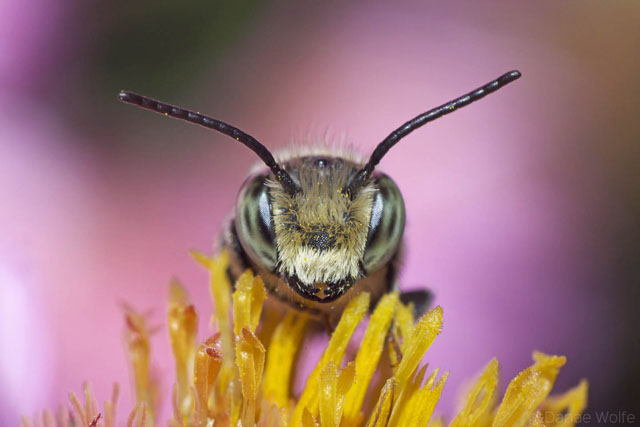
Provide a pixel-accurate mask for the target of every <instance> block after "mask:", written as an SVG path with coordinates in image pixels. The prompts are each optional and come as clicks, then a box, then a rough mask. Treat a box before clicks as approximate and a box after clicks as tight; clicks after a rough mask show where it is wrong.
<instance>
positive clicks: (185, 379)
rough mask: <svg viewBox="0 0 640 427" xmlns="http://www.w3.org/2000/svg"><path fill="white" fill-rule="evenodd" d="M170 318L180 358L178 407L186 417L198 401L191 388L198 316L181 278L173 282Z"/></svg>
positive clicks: (174, 347) (172, 338)
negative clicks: (193, 399) (192, 395)
mask: <svg viewBox="0 0 640 427" xmlns="http://www.w3.org/2000/svg"><path fill="white" fill-rule="evenodd" d="M167 317H168V326H169V338H170V341H171V349H172V351H173V356H174V358H175V361H176V382H177V384H178V392H177V402H178V410H179V412H180V414H181V415H182V416H183V417H184V416H186V415H188V414H189V413H190V409H189V408H190V406H191V405H193V404H194V403H195V402H192V401H191V399H190V396H191V392H190V390H191V386H192V384H193V383H192V380H193V355H194V352H195V342H196V341H195V340H196V332H197V329H198V315H197V314H196V311H195V308H194V307H193V305H191V304H190V302H189V296H188V294H187V292H186V291H185V289H184V288H183V287H182V285H181V284H180V283H179V282H178V281H177V280H173V281H172V282H171V285H170V290H169V310H168V314H167Z"/></svg>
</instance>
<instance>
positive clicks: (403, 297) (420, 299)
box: [400, 289, 433, 317]
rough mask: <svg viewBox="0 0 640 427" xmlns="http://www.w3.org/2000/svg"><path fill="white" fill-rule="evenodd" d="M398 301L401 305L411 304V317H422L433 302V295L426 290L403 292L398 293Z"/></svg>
mask: <svg viewBox="0 0 640 427" xmlns="http://www.w3.org/2000/svg"><path fill="white" fill-rule="evenodd" d="M400 301H402V303H403V304H409V303H412V304H413V315H414V316H415V317H420V316H422V315H423V314H424V313H425V312H426V311H427V308H429V305H431V301H433V293H432V292H431V291H429V290H427V289H417V290H415V291H405V292H401V293H400Z"/></svg>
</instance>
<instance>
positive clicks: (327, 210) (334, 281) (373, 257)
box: [118, 71, 520, 302]
mask: <svg viewBox="0 0 640 427" xmlns="http://www.w3.org/2000/svg"><path fill="white" fill-rule="evenodd" d="M519 77H520V72H518V71H510V72H508V73H506V74H503V75H502V76H500V77H498V78H497V79H495V80H493V81H491V82H489V83H487V84H485V85H484V86H481V87H479V88H478V89H476V90H473V91H471V92H469V93H467V94H465V95H463V96H461V97H459V98H456V99H454V100H452V101H449V102H447V103H445V104H442V105H440V106H439V107H436V108H433V109H431V110H428V111H426V112H424V113H422V114H420V115H418V116H416V117H414V118H413V119H411V120H409V121H408V122H406V123H404V124H403V125H402V126H400V127H399V128H397V129H396V130H394V131H393V132H391V133H390V134H389V135H388V136H387V137H386V138H385V139H384V140H383V141H382V142H380V143H379V144H378V145H377V146H376V148H375V149H374V151H373V153H372V154H371V156H370V157H369V160H368V161H367V162H366V163H364V162H351V161H348V160H347V159H343V158H341V157H332V156H327V157H326V158H314V157H299V158H296V159H294V160H292V161H289V162H284V163H282V164H278V163H277V162H276V160H275V158H274V157H273V155H272V154H271V152H270V151H269V150H268V149H267V148H266V147H265V146H264V145H262V144H261V143H260V142H258V140H256V139H255V138H254V137H252V136H251V135H249V134H247V133H245V132H243V131H241V130H240V129H238V128H236V127H233V126H231V125H229V124H227V123H224V122H221V121H219V120H216V119H213V118H211V117H208V116H204V115H202V114H200V113H197V112H194V111H190V110H185V109H183V108H180V107H176V106H174V105H170V104H166V103H164V102H160V101H156V100H154V99H151V98H148V97H146V96H142V95H138V94H135V93H132V92H125V91H122V92H120V94H119V95H118V96H119V99H120V100H121V101H123V102H126V103H129V104H134V105H137V106H139V107H141V108H145V109H148V110H151V111H154V112H156V113H160V114H163V115H166V116H169V117H173V118H176V119H180V120H186V121H188V122H191V123H195V124H198V125H201V126H204V127H206V128H209V129H213V130H215V131H217V132H220V133H223V134H225V135H227V136H229V137H231V138H233V139H234V140H235V141H237V142H239V143H241V144H243V145H245V146H247V147H248V148H249V149H251V150H252V151H253V152H254V153H256V155H257V156H258V157H260V159H261V160H262V161H263V162H264V164H265V165H266V166H267V167H268V169H269V171H268V172H265V173H264V174H262V175H255V176H253V177H250V178H249V179H248V180H247V181H246V182H245V184H244V186H243V188H242V190H241V192H240V195H239V197H238V202H237V213H236V215H237V217H236V222H235V223H236V232H237V234H238V238H239V240H240V243H241V245H242V246H243V249H244V250H245V252H246V253H247V254H248V255H249V257H250V258H251V259H252V260H253V261H254V262H255V263H256V264H257V265H259V266H261V267H264V268H265V269H267V270H269V271H271V272H273V273H275V274H278V275H280V276H281V277H282V278H283V279H284V280H285V281H286V282H287V284H288V285H289V286H290V287H291V288H292V289H293V290H295V291H296V292H298V294H300V295H302V296H303V297H305V298H307V299H310V300H314V301H319V302H330V301H334V300H335V299H337V298H339V297H340V296H341V295H343V294H344V293H345V292H346V291H347V290H349V288H350V287H351V286H352V285H353V284H354V283H355V282H356V281H357V280H358V279H359V278H361V277H363V276H364V275H366V274H369V273H372V272H373V271H375V270H377V269H379V268H381V267H382V266H384V264H385V263H386V262H387V261H389V259H390V257H391V256H393V254H394V253H395V251H397V248H398V246H399V244H400V241H401V238H402V232H403V229H404V203H403V201H402V196H401V195H400V191H399V190H398V188H397V186H396V185H395V183H394V182H393V181H392V180H391V179H390V178H389V177H387V176H385V175H383V174H380V173H376V172H374V169H375V167H376V166H377V165H378V163H379V162H380V160H381V159H382V158H383V157H384V156H385V155H386V154H387V152H388V151H389V150H390V149H391V148H392V147H393V146H394V145H395V144H397V143H398V142H399V141H400V140H401V139H402V138H404V137H405V136H407V135H409V134H410V133H411V132H413V131H414V130H416V129H418V128H420V127H422V126H424V125H425V124H427V123H429V122H431V121H433V120H435V119H437V118H439V117H442V116H444V115H446V114H449V113H451V112H453V111H457V110H458V109H460V108H462V107H464V106H466V105H469V104H471V103H472V102H474V101H477V100H479V99H481V98H484V97H485V96H486V95H488V94H490V93H492V92H495V91H496V90H498V89H500V88H502V87H504V86H505V85H507V84H509V83H511V82H512V81H514V80H516V79H518V78H519ZM363 163H364V165H363Z"/></svg>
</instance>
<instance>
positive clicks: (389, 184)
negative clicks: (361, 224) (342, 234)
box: [363, 175, 405, 272]
mask: <svg viewBox="0 0 640 427" xmlns="http://www.w3.org/2000/svg"><path fill="white" fill-rule="evenodd" d="M376 186H377V191H376V193H375V196H374V199H373V204H372V207H371V216H370V220H369V229H368V234H367V243H366V246H365V251H364V260H363V264H364V268H365V269H366V271H368V272H373V271H375V270H377V269H379V268H380V267H382V266H383V265H384V264H385V263H386V262H388V261H389V260H390V259H391V258H392V257H393V255H395V253H396V252H397V250H398V248H399V246H400V243H401V242H402V235H403V232H404V223H405V212H404V201H403V200H402V194H401V193H400V190H399V189H398V186H397V185H396V184H395V183H394V182H393V180H391V178H389V177H388V176H386V175H381V176H379V177H378V178H377V179H376Z"/></svg>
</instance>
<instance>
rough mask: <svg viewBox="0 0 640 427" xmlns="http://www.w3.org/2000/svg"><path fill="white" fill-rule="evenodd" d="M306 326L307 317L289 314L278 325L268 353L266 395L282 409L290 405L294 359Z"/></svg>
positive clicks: (265, 382) (265, 380)
mask: <svg viewBox="0 0 640 427" xmlns="http://www.w3.org/2000/svg"><path fill="white" fill-rule="evenodd" d="M306 325H307V318H306V317H305V316H299V315H296V314H295V313H294V312H289V313H287V315H286V317H285V318H284V319H283V320H282V322H280V323H279V324H278V326H277V327H276V330H275V331H274V333H273V336H272V338H271V343H270V345H269V350H268V351H267V367H266V370H265V376H264V394H265V396H266V397H267V398H269V399H271V400H272V401H273V403H275V404H276V405H277V406H278V407H280V408H284V407H286V406H287V405H288V403H289V398H290V395H289V385H290V383H291V373H292V369H293V366H294V365H293V364H294V361H295V360H294V358H295V356H296V353H297V352H298V349H299V348H300V344H301V342H302V338H303V336H304V330H305V327H306Z"/></svg>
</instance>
